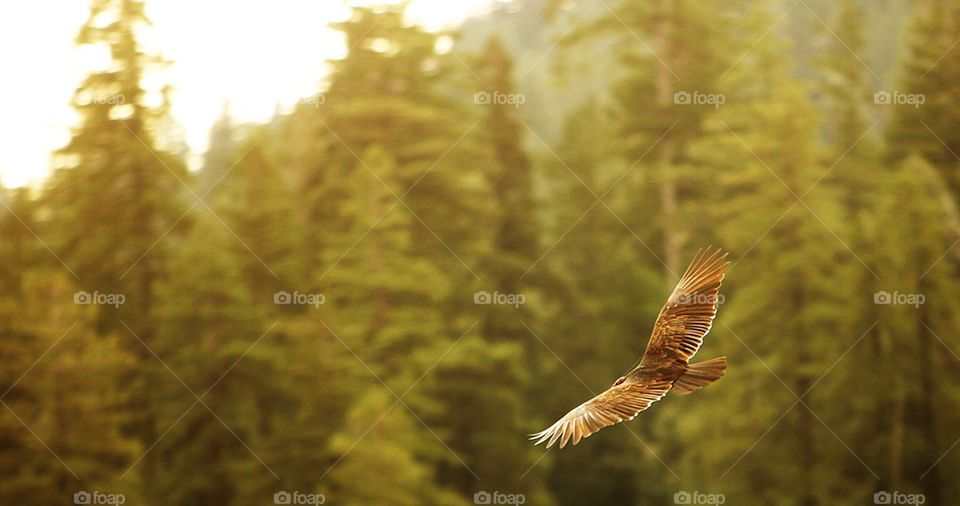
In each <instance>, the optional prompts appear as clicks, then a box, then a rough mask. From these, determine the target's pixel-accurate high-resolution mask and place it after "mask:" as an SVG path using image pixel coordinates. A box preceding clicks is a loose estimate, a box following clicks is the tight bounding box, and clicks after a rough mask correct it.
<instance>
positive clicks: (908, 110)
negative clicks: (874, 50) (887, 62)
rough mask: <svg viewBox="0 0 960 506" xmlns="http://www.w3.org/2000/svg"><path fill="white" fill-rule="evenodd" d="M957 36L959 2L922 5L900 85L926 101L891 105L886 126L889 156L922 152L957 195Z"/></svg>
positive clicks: (959, 125)
mask: <svg viewBox="0 0 960 506" xmlns="http://www.w3.org/2000/svg"><path fill="white" fill-rule="evenodd" d="M958 38H960V6H958V5H956V3H955V2H949V1H942V0H931V1H929V2H924V3H921V4H920V5H918V7H917V15H916V18H915V19H914V21H913V26H912V28H911V29H910V31H909V32H908V39H907V46H908V48H907V54H908V57H907V58H906V59H905V60H904V61H903V63H902V65H901V69H900V76H901V77H900V87H899V89H898V90H897V91H898V92H899V93H901V94H904V95H909V94H912V95H917V96H920V97H923V104H920V105H916V106H915V105H908V104H902V105H897V104H891V105H889V106H887V108H888V109H890V108H894V109H893V110H892V111H891V119H890V122H889V124H888V127H887V141H888V143H887V147H888V151H889V152H888V159H889V161H891V162H897V161H902V160H904V159H905V158H907V157H909V156H910V155H911V154H919V155H921V156H923V157H924V158H926V159H927V160H928V161H929V162H930V163H932V164H933V165H934V166H935V167H937V169H938V170H939V171H940V173H941V175H942V176H943V178H944V179H945V180H946V181H947V182H948V183H949V184H950V187H951V189H952V193H953V198H954V200H957V198H958V196H960V176H958V172H957V154H958V153H960V135H958V133H957V132H960V115H958V114H957V113H956V107H954V106H955V104H956V96H957V93H958V92H960V90H958V87H960V63H958V62H960V59H957V58H956V53H955V51H956V47H954V43H955V42H956V40H957V39H958Z"/></svg>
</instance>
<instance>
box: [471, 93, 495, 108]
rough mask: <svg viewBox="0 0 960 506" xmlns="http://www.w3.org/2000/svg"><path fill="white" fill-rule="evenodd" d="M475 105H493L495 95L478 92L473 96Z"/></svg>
mask: <svg viewBox="0 0 960 506" xmlns="http://www.w3.org/2000/svg"><path fill="white" fill-rule="evenodd" d="M473 103H474V104H477V105H490V104H492V103H493V94H492V93H490V92H489V91H478V92H476V93H474V94H473Z"/></svg>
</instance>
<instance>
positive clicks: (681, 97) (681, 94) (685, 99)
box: [673, 91, 691, 105]
mask: <svg viewBox="0 0 960 506" xmlns="http://www.w3.org/2000/svg"><path fill="white" fill-rule="evenodd" d="M673 103H674V104H677V105H689V104H690V103H691V95H690V92H689V91H678V92H676V93H674V94H673Z"/></svg>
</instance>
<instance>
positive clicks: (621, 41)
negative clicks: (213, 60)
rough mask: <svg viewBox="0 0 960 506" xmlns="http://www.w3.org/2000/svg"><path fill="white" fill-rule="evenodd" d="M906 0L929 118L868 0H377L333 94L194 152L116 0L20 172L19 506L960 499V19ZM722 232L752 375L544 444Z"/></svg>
mask: <svg viewBox="0 0 960 506" xmlns="http://www.w3.org/2000/svg"><path fill="white" fill-rule="evenodd" d="M807 3H809V5H805V4H807ZM890 3H891V4H895V5H894V6H893V7H891V9H893V10H892V11H891V12H907V11H910V12H912V13H914V14H915V16H914V17H915V20H914V21H913V22H912V24H911V25H910V28H909V32H908V36H907V37H906V39H905V41H904V45H905V47H904V56H905V57H904V58H903V59H902V65H901V68H900V70H899V71H898V77H897V79H899V83H900V85H899V87H894V88H896V89H898V91H900V92H902V93H921V94H923V96H924V97H925V103H924V104H923V105H921V106H920V107H916V108H914V107H908V106H903V105H894V106H889V107H886V108H880V107H879V105H882V104H871V102H870V101H871V98H872V94H873V93H874V92H876V91H878V90H876V89H875V88H877V87H878V86H881V83H878V82H876V81H885V80H886V73H885V70H887V69H889V68H890V62H889V61H886V60H892V58H886V59H884V55H885V52H889V51H890V50H891V48H892V47H893V45H894V44H896V41H893V40H892V39H891V40H887V39H888V37H886V35H887V34H886V33H882V32H883V31H884V30H887V29H888V28H889V27H891V26H893V23H894V22H893V21H890V20H880V21H883V23H881V25H880V26H883V27H884V28H882V29H881V28H877V27H876V26H875V22H878V17H882V15H883V14H882V11H883V9H875V8H874V6H873V5H872V4H869V7H868V4H866V3H864V2H861V1H855V0H845V1H843V2H838V3H837V5H832V4H829V3H828V2H825V1H820V0H809V2H801V3H800V4H793V5H792V7H791V2H780V1H774V0H756V1H751V2H740V3H736V5H733V4H731V5H724V4H722V3H718V2H708V3H705V2H695V1H692V0H677V1H667V0H643V1H634V2H628V1H612V0H611V1H609V2H605V3H601V4H597V5H595V6H594V8H590V5H589V3H584V2H559V1H553V0H525V1H521V0H517V1H516V2H514V3H510V4H503V5H498V6H496V8H495V9H494V10H493V12H492V13H491V14H490V15H489V16H487V17H485V18H478V19H473V20H470V21H469V22H467V23H466V24H465V25H464V26H463V27H462V28H461V29H457V30H452V31H451V32H448V33H444V34H438V33H433V32H431V31H428V30H426V29H424V28H422V27H419V26H416V25H414V24H411V23H410V22H409V21H408V20H407V19H406V17H405V4H401V5H393V6H386V7H363V8H360V7H357V8H354V9H352V11H351V15H350V17H349V18H348V19H346V20H344V21H342V22H340V23H337V24H335V25H334V27H333V28H334V29H336V30H338V31H340V32H341V33H342V34H343V37H344V40H345V43H346V47H347V51H346V53H345V54H344V56H343V57H342V58H340V59H337V60H335V61H331V62H327V64H328V69H329V73H328V74H327V76H326V77H325V80H324V84H323V86H322V88H320V89H318V90H317V92H318V94H317V95H316V96H314V97H313V100H304V101H302V102H301V103H300V104H299V105H297V106H296V108H294V110H292V111H290V112H289V113H280V112H278V113H277V114H276V115H275V117H274V118H273V120H272V122H271V123H270V124H267V125H256V124H240V123H238V122H237V121H236V120H235V119H233V118H232V117H231V115H230V112H229V107H228V106H226V105H225V106H224V111H223V114H222V115H221V118H220V119H219V120H218V121H217V122H216V124H215V125H214V127H213V128H212V129H211V133H210V148H209V150H208V152H207V153H206V155H205V157H204V159H203V167H202V169H201V170H200V171H198V172H197V174H196V177H194V175H193V174H191V173H189V172H188V171H187V170H186V163H185V160H184V154H183V152H182V151H181V149H180V148H179V147H178V146H179V142H180V141H179V140H178V139H177V137H176V134H175V133H174V132H175V129H173V128H172V126H171V124H170V120H169V115H168V114H167V113H168V108H169V104H168V102H167V100H166V97H167V91H168V90H166V89H164V88H157V87H152V86H151V85H150V84H149V83H152V82H155V81H156V79H154V77H158V76H159V77H162V75H161V74H159V72H160V71H161V70H162V69H163V66H164V65H163V64H164V62H163V61H161V60H160V59H159V58H157V57H155V56H153V55H151V54H148V53H147V52H145V51H144V50H143V49H142V47H141V44H140V43H139V41H138V38H139V37H140V36H141V33H142V30H143V28H144V27H146V26H147V24H148V23H147V20H146V18H145V16H144V5H143V2H141V1H137V0H94V1H93V2H92V9H91V16H90V19H89V20H88V22H87V23H85V25H84V27H83V28H82V29H81V31H80V34H79V37H78V39H77V43H78V44H81V45H99V46H104V47H106V48H108V49H109V52H110V55H111V62H110V65H109V66H108V67H107V68H104V69H100V70H98V71H95V72H93V73H91V74H90V75H89V76H87V77H86V78H85V79H84V80H83V82H82V83H81V85H80V86H79V87H78V89H77V91H76V93H75V96H74V107H75V110H76V112H77V117H78V121H77V124H76V126H75V129H74V131H73V135H72V136H71V139H70V141H69V143H68V144H67V145H66V146H65V147H64V148H62V149H60V150H58V151H57V152H56V153H55V156H54V164H55V168H56V172H55V174H54V175H53V176H52V177H51V179H50V180H49V182H48V184H47V185H46V186H45V187H43V188H40V189H36V190H18V191H8V190H0V204H2V206H0V238H2V240H0V340H2V346H0V385H2V387H0V401H2V403H0V472H2V473H0V475H2V477H0V502H2V503H3V504H7V503H9V504H28V503H37V504H55V503H63V502H69V498H70V496H71V495H72V494H73V493H75V492H77V491H80V490H99V491H103V492H110V493H123V494H124V495H125V496H126V503H127V504H156V505H160V504H183V505H192V504H224V505H227V504H232V505H255V504H265V503H266V504H268V503H270V501H271V499H272V498H273V496H274V494H276V493H278V492H284V491H286V492H290V493H294V492H296V493H298V494H322V495H323V497H324V498H325V500H326V503H329V504H356V505H366V504H397V505H408V504H444V505H447V504H450V505H459V504H470V503H471V501H473V500H474V497H475V494H478V493H481V492H489V493H494V492H497V493H500V494H523V497H524V499H525V501H524V503H525V504H535V505H540V504H601V503H603V504H661V503H670V501H671V500H672V498H673V495H674V494H675V493H677V492H678V491H681V490H685V491H690V492H693V491H695V490H696V491H700V492H703V493H723V494H725V498H726V501H725V503H726V504H752V503H758V504H759V503H763V504H767V503H769V504H804V505H813V504H847V503H851V504H854V503H868V502H869V499H870V497H871V496H872V494H873V493H875V492H877V491H879V490H890V491H893V490H897V491H900V492H903V493H909V492H921V493H923V494H924V495H925V498H926V504H950V503H951V501H953V502H955V498H956V497H958V496H960V488H958V484H957V483H955V480H952V479H951V478H952V476H953V475H954V474H955V470H956V469H957V468H958V466H960V451H956V450H954V451H950V448H951V444H954V442H955V441H956V438H957V435H958V434H957V431H956V427H957V426H958V423H960V415H958V413H960V411H958V410H957V409H956V408H957V406H958V403H960V387H958V378H960V360H958V359H957V356H956V355H955V354H954V352H955V351H956V350H960V341H958V338H957V335H958V327H960V325H958V324H960V321H958V317H957V315H956V313H957V311H956V308H957V302H956V301H957V300H958V297H960V293H957V290H958V289H957V287H956V283H955V282H954V280H955V279H956V277H957V267H958V265H960V264H958V257H957V254H956V251H957V250H956V248H954V246H956V242H957V238H958V236H960V217H958V212H957V204H956V199H957V197H958V193H957V188H960V184H958V181H960V179H958V177H957V170H956V169H957V159H956V155H955V153H958V152H960V147H957V139H956V135H957V134H956V132H958V131H960V128H957V125H956V122H957V117H956V107H954V102H955V98H956V95H957V90H956V87H957V82H958V79H957V72H958V68H960V67H958V66H957V64H956V62H957V59H956V58H952V57H951V56H952V55H953V54H954V53H955V52H956V51H957V49H956V48H955V47H953V46H952V45H953V44H955V41H956V39H957V38H958V34H957V27H958V26H960V9H957V7H956V6H955V5H954V4H953V3H952V2H947V1H938V0H931V1H929V2H921V3H917V4H916V5H911V6H907V5H906V3H905V2H902V1H899V0H898V1H895V2H890ZM784 9H786V10H784ZM883 12H885V11H883ZM784 13H786V14H784ZM781 14H783V16H782V17H781ZM781 20H782V22H781ZM447 36H450V37H452V39H453V40H456V41H457V43H456V45H455V47H454V48H453V49H452V50H451V51H449V52H448V51H446V50H445V49H444V43H445V42H446V37H447ZM791 39H793V40H791ZM881 39H883V40H881ZM788 41H790V43H789V44H788V43H787V42H788ZM541 60H542V64H541ZM878 60H884V61H883V62H880V61H878ZM315 63H316V64H317V65H322V64H323V62H315ZM868 63H869V65H868ZM875 71H876V72H880V73H881V76H877V75H874V74H873V72H875ZM553 78H556V79H553ZM554 81H556V82H554ZM894 88H891V90H893V89H894ZM478 92H490V93H492V92H497V93H499V94H503V95H509V94H516V93H519V94H523V95H524V97H525V101H524V103H523V104H522V106H521V107H514V106H513V104H496V103H490V104H484V103H481V101H476V100H475V97H476V96H477V95H476V93H478ZM677 93H679V94H680V95H675V94H677ZM683 93H688V94H691V95H692V94H694V93H699V94H701V95H711V96H713V97H717V96H721V97H723V102H722V103H721V104H702V103H700V104H698V103H684V102H683ZM321 97H322V99H321ZM880 113H889V114H880ZM878 118H879V119H881V120H882V121H885V122H886V123H885V126H884V129H885V134H884V135H883V136H879V135H874V134H873V133H872V132H871V133H867V132H868V130H869V129H870V128H871V125H872V124H874V123H873V122H874V120H876V119H878ZM880 130H881V128H877V129H876V131H877V132H879V131H880ZM707 244H715V245H720V246H721V247H723V248H725V249H727V250H729V251H731V253H732V255H731V259H732V260H733V261H734V265H733V268H732V269H731V270H730V272H729V276H728V278H727V280H726V281H725V284H724V288H723V291H722V293H723V295H724V297H725V298H724V300H723V301H722V303H721V307H720V312H719V317H718V319H717V321H716V324H715V326H714V328H713V330H712V332H711V334H710V335H709V337H708V338H707V339H706V343H705V345H704V349H703V351H702V354H703V356H704V358H711V357H713V356H719V355H727V356H728V357H729V361H730V368H729V370H728V374H727V376H726V377H725V378H724V379H723V380H722V381H720V382H718V383H717V384H716V385H715V386H711V387H710V388H708V389H705V390H704V391H703V392H700V393H698V394H696V395H694V396H690V397H682V398H681V397H678V396H673V395H671V396H669V397H667V398H666V399H665V400H664V401H662V402H660V403H657V404H656V405H655V406H654V408H653V409H651V410H650V411H648V412H645V413H643V414H642V415H641V416H640V417H639V418H638V419H637V420H635V421H633V422H628V423H625V424H623V425H620V426H617V427H615V428H610V429H606V430H603V431H601V432H599V433H597V434H595V435H593V436H592V437H591V438H590V439H589V440H586V441H584V442H582V443H581V444H580V445H578V446H576V447H567V448H565V449H563V450H561V451H556V450H551V451H545V450H542V449H541V448H539V447H533V446H531V445H530V443H529V441H527V440H526V439H525V438H524V435H525V434H528V433H532V432H535V431H537V430H539V429H541V428H543V427H544V426H545V425H546V424H548V423H551V422H552V421H553V420H555V419H556V418H557V417H558V416H560V415H562V414H563V413H565V412H566V411H567V410H569V409H570V408H571V407H574V406H576V405H578V404H579V403H581V402H583V401H584V400H585V399H587V398H589V397H590V396H591V395H592V394H593V393H597V392H600V391H601V390H603V389H605V388H606V387H607V386H608V385H609V384H610V382H611V381H612V380H613V379H615V378H616V377H617V376H618V375H619V374H620V373H621V372H623V371H625V370H627V369H629V368H630V367H631V366H632V365H633V364H635V363H636V361H637V359H638V357H639V356H640V354H641V353H642V352H643V347H644V345H645V343H646V338H647V336H648V335H649V333H650V331H651V327H652V325H653V322H654V321H655V318H656V316H657V312H658V311H659V309H660V307H661V304H662V303H663V300H664V299H665V298H666V296H667V294H668V293H669V290H670V289H671V288H672V284H673V283H674V282H675V280H676V278H677V277H678V275H679V274H680V270H681V269H682V268H683V266H684V264H685V262H686V261H687V259H689V258H690V257H691V256H692V254H693V252H694V251H696V250H697V249H698V248H700V247H704V246H706V245H707ZM79 292H89V293H94V292H96V293H99V294H120V295H123V296H124V299H125V302H124V303H123V304H119V305H116V306H111V305H106V304H84V303H75V301H74V294H76V293H79ZM478 292H488V293H491V294H492V293H494V292H497V293H499V294H506V295H519V296H522V298H523V301H524V302H523V303H522V304H518V305H516V306H514V305H508V304H497V303H491V304H486V303H483V300H482V299H481V300H477V299H475V295H476V294H477V293H478ZM284 294H285V295H284ZM883 294H889V295H891V296H892V295H893V294H900V295H904V294H906V295H919V296H922V297H923V299H924V301H923V303H920V304H915V305H908V304H896V303H893V304H887V303H883V299H882V297H883ZM284 296H285V297H287V298H284ZM290 297H293V299H291V298H290ZM304 297H306V298H307V299H304ZM878 297H879V299H878ZM878 300H879V301H880V302H879V303H878ZM304 302H306V303H304Z"/></svg>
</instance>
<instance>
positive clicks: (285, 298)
mask: <svg viewBox="0 0 960 506" xmlns="http://www.w3.org/2000/svg"><path fill="white" fill-rule="evenodd" d="M292 301H293V297H291V296H290V292H286V291H283V290H280V291H279V292H276V293H274V294H273V303H274V304H290V303H291V302H292Z"/></svg>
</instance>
